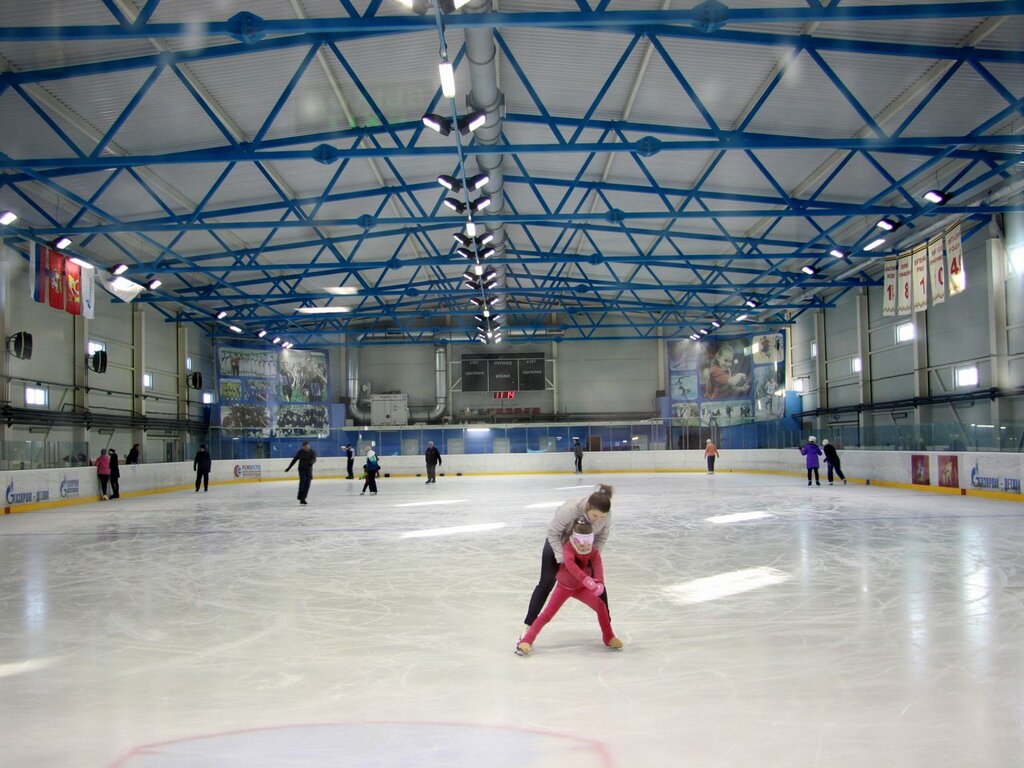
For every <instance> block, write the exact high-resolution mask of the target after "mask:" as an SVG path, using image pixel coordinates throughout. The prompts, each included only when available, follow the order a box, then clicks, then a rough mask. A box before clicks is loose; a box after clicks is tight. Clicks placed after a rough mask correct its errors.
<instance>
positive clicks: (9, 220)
mask: <svg viewBox="0 0 1024 768" xmlns="http://www.w3.org/2000/svg"><path fill="white" fill-rule="evenodd" d="M17 220H18V214H16V213H15V212H14V211H4V212H3V213H2V214H0V224H3V225H4V226H5V227H6V226H7V225H8V224H13V223H14V222H15V221H17Z"/></svg>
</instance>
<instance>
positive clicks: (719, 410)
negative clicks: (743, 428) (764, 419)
mask: <svg viewBox="0 0 1024 768" xmlns="http://www.w3.org/2000/svg"><path fill="white" fill-rule="evenodd" d="M753 420H754V409H753V407H752V405H751V402H750V400H726V401H722V402H714V403H702V404H701V406H700V423H701V426H704V427H733V426H736V425H737V424H749V423H750V422H751V421H753Z"/></svg>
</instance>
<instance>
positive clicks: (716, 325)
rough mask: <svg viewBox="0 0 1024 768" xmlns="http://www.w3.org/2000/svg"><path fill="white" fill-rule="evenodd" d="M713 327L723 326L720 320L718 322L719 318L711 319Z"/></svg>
mask: <svg viewBox="0 0 1024 768" xmlns="http://www.w3.org/2000/svg"><path fill="white" fill-rule="evenodd" d="M711 327H712V328H721V327H722V324H721V323H720V322H718V321H717V320H712V321H711Z"/></svg>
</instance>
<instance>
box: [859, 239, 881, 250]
mask: <svg viewBox="0 0 1024 768" xmlns="http://www.w3.org/2000/svg"><path fill="white" fill-rule="evenodd" d="M880 245H885V238H884V237H880V238H878V239H877V240H872V241H871V242H870V243H868V244H867V245H865V246H864V250H865V251H873V250H875V248H877V247H878V246H880Z"/></svg>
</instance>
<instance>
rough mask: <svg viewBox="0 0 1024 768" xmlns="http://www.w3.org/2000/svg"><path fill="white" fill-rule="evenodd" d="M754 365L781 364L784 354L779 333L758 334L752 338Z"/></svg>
mask: <svg viewBox="0 0 1024 768" xmlns="http://www.w3.org/2000/svg"><path fill="white" fill-rule="evenodd" d="M753 351H754V354H753V357H754V365H765V364H766V363H781V362H782V360H783V359H784V358H785V356H786V354H785V351H784V350H783V347H782V334H781V333H759V334H758V335H757V336H755V337H754V344H753Z"/></svg>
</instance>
